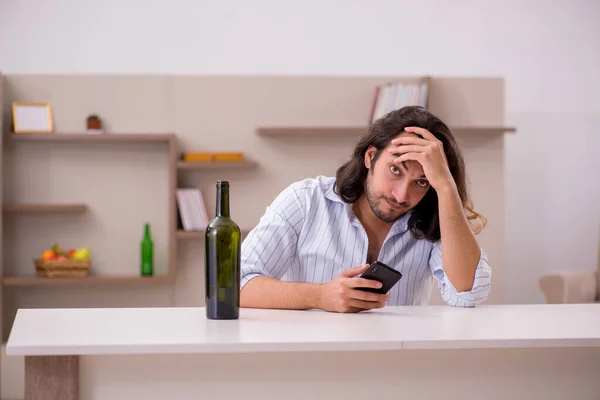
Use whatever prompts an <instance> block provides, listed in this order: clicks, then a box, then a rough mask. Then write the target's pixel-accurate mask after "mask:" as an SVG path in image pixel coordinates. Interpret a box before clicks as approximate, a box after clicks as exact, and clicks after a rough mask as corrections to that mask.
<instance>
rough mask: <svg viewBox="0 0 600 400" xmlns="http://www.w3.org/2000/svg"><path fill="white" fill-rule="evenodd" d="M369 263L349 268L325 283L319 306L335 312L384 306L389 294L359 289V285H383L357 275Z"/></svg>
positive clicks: (356, 310)
mask: <svg viewBox="0 0 600 400" xmlns="http://www.w3.org/2000/svg"><path fill="white" fill-rule="evenodd" d="M368 268H369V264H366V265H361V266H358V267H354V268H349V269H347V270H345V271H343V272H342V273H341V274H339V275H338V276H337V277H335V278H334V279H333V280H332V281H330V282H328V283H325V284H323V286H322V287H321V293H320V296H319V308H321V309H323V310H326V311H333V312H359V311H364V310H371V309H374V308H383V307H385V303H386V302H387V301H388V300H389V299H390V296H389V295H387V294H378V293H371V292H366V291H362V290H357V289H355V288H357V287H364V288H375V289H378V288H380V287H381V283H379V282H377V281H374V280H370V279H364V278H358V277H357V276H358V275H360V274H361V273H363V272H364V271H366V270H367V269H368Z"/></svg>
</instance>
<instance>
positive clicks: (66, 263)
mask: <svg viewBox="0 0 600 400" xmlns="http://www.w3.org/2000/svg"><path fill="white" fill-rule="evenodd" d="M33 261H34V263H35V272H36V274H37V276H39V277H44V278H84V277H86V276H87V275H88V273H89V270H90V264H91V260H62V261H59V260H46V261H43V260H41V259H34V260H33Z"/></svg>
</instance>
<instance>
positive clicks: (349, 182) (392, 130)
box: [334, 106, 487, 242]
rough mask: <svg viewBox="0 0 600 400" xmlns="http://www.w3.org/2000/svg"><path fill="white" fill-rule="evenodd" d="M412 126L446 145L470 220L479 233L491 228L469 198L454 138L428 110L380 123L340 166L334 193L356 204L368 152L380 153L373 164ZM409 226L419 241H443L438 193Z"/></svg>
mask: <svg viewBox="0 0 600 400" xmlns="http://www.w3.org/2000/svg"><path fill="white" fill-rule="evenodd" d="M408 126H418V127H421V128H425V129H427V130H428V131H429V132H431V133H432V134H433V135H434V136H435V137H436V138H437V139H438V140H440V141H441V142H442V144H443V146H444V152H445V154H446V158H447V160H448V167H449V169H450V173H451V174H452V177H453V178H454V181H455V182H456V186H457V188H458V194H459V196H460V199H461V202H462V205H463V208H464V210H465V213H466V216H467V220H468V221H469V223H470V225H471V228H472V230H473V232H474V233H475V234H478V233H480V232H481V230H483V229H484V228H485V226H486V225H487V220H486V218H485V217H484V216H482V215H480V214H479V213H477V212H476V211H475V210H474V209H473V204H472V201H471V199H470V197H469V190H468V187H467V179H466V172H465V162H464V159H463V156H462V154H461V152H460V149H459V148H458V145H457V143H456V140H455V138H454V135H453V134H452V132H451V131H450V129H449V128H448V126H446V124H445V123H444V122H442V120H440V119H439V118H438V117H437V116H435V115H433V114H432V113H431V112H429V111H428V110H427V109H426V108H424V107H420V106H407V107H403V108H400V109H398V110H395V111H391V112H390V113H388V114H386V115H384V116H383V117H381V118H379V119H378V120H376V121H375V122H374V123H373V124H372V125H371V126H370V127H369V130H368V132H367V133H366V134H365V136H363V137H362V138H361V139H360V140H359V141H358V143H357V145H356V148H355V149H354V153H353V155H352V158H351V159H350V160H349V161H348V162H346V163H345V164H343V165H342V166H340V167H339V168H338V169H337V172H336V182H335V187H334V190H335V192H336V193H337V194H338V196H340V198H341V199H342V200H343V201H344V202H346V203H354V202H355V201H356V200H358V199H359V198H360V196H361V195H362V194H363V193H364V192H365V185H366V181H367V174H368V171H369V170H368V169H367V167H366V166H365V153H366V151H367V149H368V148H369V147H370V146H374V147H375V148H376V149H377V150H376V152H375V154H374V157H373V165H375V162H376V161H377V159H378V158H379V155H380V154H381V151H382V150H383V149H385V148H386V147H388V146H389V145H390V143H391V141H392V139H394V138H395V137H397V136H398V135H399V134H400V133H401V132H402V131H403V130H404V128H406V127H408ZM412 211H413V212H412V214H411V216H410V218H409V220H408V227H409V229H410V230H411V231H412V233H413V234H414V235H415V236H416V237H417V238H419V239H423V238H424V239H427V240H429V241H432V242H435V241H437V240H439V239H440V237H441V233H440V223H439V222H440V221H439V208H438V198H437V193H436V192H435V189H434V188H433V187H430V188H429V190H428V191H427V193H426V194H425V196H424V197H423V199H421V201H420V202H419V203H418V204H417V205H416V206H415V207H414V208H413V209H412Z"/></svg>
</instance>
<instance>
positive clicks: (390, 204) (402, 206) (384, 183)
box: [365, 132, 430, 223]
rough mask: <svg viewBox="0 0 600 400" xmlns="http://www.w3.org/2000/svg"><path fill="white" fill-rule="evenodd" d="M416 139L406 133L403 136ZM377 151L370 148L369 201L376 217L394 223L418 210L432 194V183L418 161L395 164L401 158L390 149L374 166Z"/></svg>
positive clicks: (366, 158) (381, 155)
mask: <svg viewBox="0 0 600 400" xmlns="http://www.w3.org/2000/svg"><path fill="white" fill-rule="evenodd" d="M405 135H410V136H416V135H414V134H412V133H407V132H404V133H402V134H401V135H399V136H405ZM375 152H376V149H375V148H370V149H369V150H367V153H366V155H365V165H366V166H367V168H369V173H368V174H367V182H366V189H365V191H366V197H367V201H368V202H369V205H370V207H371V210H372V211H373V213H374V214H375V215H376V216H377V217H378V218H379V219H381V220H382V221H385V222H390V223H391V222H394V221H395V220H396V219H398V218H400V217H401V216H402V215H404V214H406V213H407V212H408V211H410V210H411V209H412V208H413V207H415V206H416V205H417V204H418V203H419V202H420V201H421V199H422V198H423V197H424V196H425V194H426V193H427V191H428V190H429V187H430V185H429V182H428V181H427V178H426V177H425V174H424V173H423V167H422V166H421V164H419V163H418V162H417V161H412V160H409V161H405V162H403V163H400V164H395V163H394V162H393V161H394V159H395V158H396V157H397V155H393V154H390V153H389V152H388V151H387V148H386V149H383V150H382V151H381V154H380V156H379V158H378V159H377V160H376V161H375V164H373V163H372V162H371V160H372V158H373V156H374V155H375Z"/></svg>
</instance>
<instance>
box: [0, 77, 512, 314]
mask: <svg viewBox="0 0 600 400" xmlns="http://www.w3.org/2000/svg"><path fill="white" fill-rule="evenodd" d="M387 79H393V77H377V78H375V77H360V78H359V77H355V78H352V77H347V78H316V77H315V78H311V77H253V78H251V77H157V76H147V77H140V76H137V77H134V76H19V75H9V76H7V77H6V100H7V105H8V104H9V103H10V102H11V101H12V100H31V101H33V100H36V101H46V102H49V103H50V104H51V105H52V108H53V113H54V117H55V130H56V132H81V131H82V130H83V129H84V120H85V117H86V116H87V115H88V114H90V113H98V114H99V115H100V116H101V117H102V118H103V119H104V121H105V123H106V127H107V130H109V131H110V132H113V133H115V134H118V133H126V132H133V133H168V132H174V133H176V134H177V137H178V145H179V148H180V149H182V150H200V151H204V150H206V151H243V152H245V154H246V155H247V156H248V157H249V158H252V159H253V160H255V161H257V162H258V166H257V167H256V168H252V169H212V170H206V171H205V170H198V171H180V172H179V178H180V184H181V185H186V186H197V187H200V188H201V189H202V190H203V192H204V194H205V196H206V199H207V208H208V211H209V214H211V215H213V214H214V193H215V190H214V182H215V181H216V180H217V179H228V180H230V181H231V185H232V189H231V196H232V206H231V207H232V215H233V218H234V219H235V220H236V221H237V222H238V223H239V225H240V226H242V227H252V226H254V224H255V223H256V222H257V221H258V219H259V218H260V216H261V215H262V213H263V212H264V209H265V207H266V205H267V204H269V202H270V201H271V200H272V199H273V198H274V196H276V195H277V193H278V192H279V191H280V190H282V189H283V188H284V187H285V186H287V185H288V184H290V183H291V182H293V181H296V180H300V179H303V178H305V177H312V176H316V175H319V174H323V175H332V174H334V173H335V169H336V167H337V166H338V165H339V164H340V163H342V162H343V161H344V160H345V159H346V158H347V157H348V156H349V154H350V153H351V150H352V148H353V145H354V143H355V140H356V137H352V136H346V137H345V136H330V137H327V136H307V137H286V138H283V137H259V136H257V135H256V129H257V128H258V127H261V126H357V125H358V126H361V125H364V124H365V121H367V119H368V115H369V111H370V106H371V101H372V95H373V88H374V85H375V84H377V83H381V82H385V81H386V80H387ZM430 95H431V102H430V106H431V109H432V110H433V111H434V112H436V113H439V115H440V116H441V117H442V118H444V119H445V120H446V121H447V122H448V123H449V124H451V125H452V126H469V125H479V126H481V125H502V124H503V83H502V79H492V78H490V79H453V78H434V79H433V80H432V87H431V92H430ZM482 99H483V100H484V101H482ZM459 142H460V144H461V145H462V147H463V149H464V152H465V158H466V161H467V165H468V167H469V174H470V180H471V184H472V193H473V197H474V201H475V206H476V207H477V209H478V210H480V211H481V212H482V213H483V214H484V215H486V216H487V217H488V219H489V227H488V229H487V230H486V231H485V232H484V233H483V234H482V235H481V241H482V245H483V246H484V248H485V249H486V251H487V252H488V253H489V254H490V257H491V259H492V262H493V265H494V267H495V270H494V290H493V294H492V296H491V298H490V302H495V303H497V302H501V301H502V270H503V247H502V243H503V235H504V214H503V213H504V210H503V197H504V194H503V164H502V162H503V135H502V134H493V135H483V134H480V135H477V134H475V135H459ZM111 146H112V147H111ZM167 178H168V160H167V151H166V146H164V145H161V144H116V145H107V144H63V143H52V144H44V143H22V142H19V143H9V144H8V145H7V149H6V152H5V201H10V202H19V201H30V202H35V201H44V202H63V201H64V202H84V203H86V204H88V205H89V207H90V211H89V212H88V213H86V214H83V215H52V216H42V217H40V216H11V217H9V218H7V220H6V221H5V231H4V232H5V244H6V245H7V246H6V249H7V252H6V254H5V257H4V261H5V271H6V273H10V274H13V273H19V274H31V273H33V270H32V263H31V258H32V256H34V255H37V254H39V253H40V252H41V251H42V250H43V249H44V248H45V247H47V246H49V245H51V244H52V243H54V242H55V241H60V242H61V243H62V244H63V245H65V246H69V247H70V246H89V247H90V248H91V249H92V251H93V253H94V265H93V266H94V269H95V271H96V272H97V273H106V274H126V275H127V274H135V273H137V271H138V254H139V240H140V239H141V235H142V227H143V223H144V222H145V221H149V222H151V224H152V228H153V235H154V238H155V241H156V247H157V258H158V260H159V263H158V264H159V266H158V269H159V271H160V270H161V269H162V270H165V269H166V260H167V254H166V251H167V234H168V232H167V225H168V209H167V201H168V198H167V195H168V182H167ZM179 244H180V245H179V254H178V257H179V263H178V270H179V272H178V282H177V284H176V285H175V287H174V289H170V288H168V287H159V288H156V287H150V288H136V289H132V288H130V287H127V286H124V287H114V288H113V287H110V288H109V287H106V288H100V287H96V288H93V289H88V288H86V289H79V288H76V287H67V288H37V287H36V288H11V289H10V290H9V291H8V293H7V294H8V295H9V296H8V297H7V303H6V307H7V308H5V311H7V312H8V313H9V314H10V311H11V310H14V309H15V307H16V306H28V307H32V306H36V305H44V306H69V305H76V306H94V305H98V306H109V305H140V304H165V305H170V304H176V305H200V304H202V296H203V294H202V273H203V272H202V271H203V269H202V263H203V254H202V250H201V246H202V242H201V241H185V242H184V241H180V243H179ZM161 262H162V264H161ZM438 300H439V299H438Z"/></svg>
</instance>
